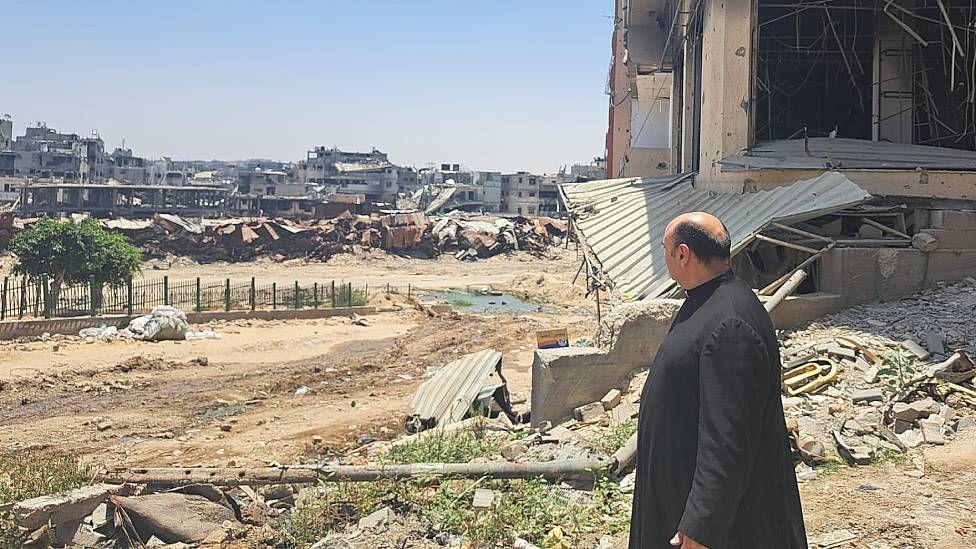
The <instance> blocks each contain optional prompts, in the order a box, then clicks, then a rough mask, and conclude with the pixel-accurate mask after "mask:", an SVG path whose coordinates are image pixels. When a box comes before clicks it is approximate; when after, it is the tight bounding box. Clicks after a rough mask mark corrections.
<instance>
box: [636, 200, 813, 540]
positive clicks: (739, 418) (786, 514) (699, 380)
mask: <svg viewBox="0 0 976 549" xmlns="http://www.w3.org/2000/svg"><path fill="white" fill-rule="evenodd" d="M663 245H664V249H665V261H666V263H667V265H668V271H669V272H670V273H671V277H672V278H673V279H674V280H675V282H677V283H678V284H679V285H680V286H681V287H682V288H684V289H685V291H686V293H687V298H686V299H685V302H684V304H683V305H682V306H681V309H680V310H679V311H678V314H677V316H676V318H675V320H674V322H673V324H672V325H671V329H670V330H669V332H668V335H667V337H666V338H665V339H664V342H663V343H662V344H661V347H660V349H658V352H657V356H655V357H654V362H653V364H652V365H651V370H650V374H649V376H648V378H647V383H646V384H645V385H644V390H643V392H642V393H641V400H640V403H641V406H640V419H639V427H638V439H637V448H638V450H637V478H636V487H635V490H634V508H633V516H632V518H631V526H630V549H658V548H670V547H671V546H680V547H682V548H685V549H696V548H700V547H706V548H709V549H738V548H749V549H799V548H804V549H805V548H806V547H807V541H806V532H805V530H804V526H803V511H802V509H801V507H800V496H799V492H798V490H797V487H796V476H795V473H794V470H793V463H792V461H791V457H790V447H789V442H788V439H787V433H786V422H785V420H784V418H783V403H782V400H781V399H780V368H781V365H780V358H779V345H778V344H777V341H776V335H775V332H774V330H773V325H772V322H771V321H770V319H769V315H768V314H767V313H766V310H765V309H764V308H763V306H762V304H761V303H760V302H759V299H758V298H757V297H756V294H755V293H753V291H752V289H751V288H750V287H749V286H748V285H747V284H745V283H744V282H742V281H741V280H739V279H738V278H736V277H735V275H733V274H732V273H731V271H730V270H729V268H730V265H729V259H730V241H729V235H728V231H727V230H726V228H725V226H724V225H723V224H722V222H721V221H719V220H718V218H716V217H714V216H712V215H709V214H706V213H701V212H695V213H690V214H684V215H681V216H679V217H677V218H675V219H674V220H673V221H672V222H671V224H670V225H668V228H667V229H666V230H665V234H664V242H663Z"/></svg>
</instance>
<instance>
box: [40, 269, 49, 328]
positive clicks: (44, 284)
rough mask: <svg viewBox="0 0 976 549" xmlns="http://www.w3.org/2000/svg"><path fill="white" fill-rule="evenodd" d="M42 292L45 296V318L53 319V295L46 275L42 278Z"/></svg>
mask: <svg viewBox="0 0 976 549" xmlns="http://www.w3.org/2000/svg"><path fill="white" fill-rule="evenodd" d="M41 292H42V293H43V294H44V318H51V293H50V288H48V285H47V276H46V275H42V276H41Z"/></svg>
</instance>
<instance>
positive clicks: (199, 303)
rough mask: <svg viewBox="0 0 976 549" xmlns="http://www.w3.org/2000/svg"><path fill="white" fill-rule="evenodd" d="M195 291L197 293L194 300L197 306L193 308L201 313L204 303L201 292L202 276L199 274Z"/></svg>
mask: <svg viewBox="0 0 976 549" xmlns="http://www.w3.org/2000/svg"><path fill="white" fill-rule="evenodd" d="M194 293H195V295H194V297H193V302H194V304H195V307H194V309H193V310H194V311H196V312H198V313H199V312H200V311H202V310H203V304H202V303H201V302H200V293H201V292H200V277H199V276H198V277H197V280H196V290H195V292H194Z"/></svg>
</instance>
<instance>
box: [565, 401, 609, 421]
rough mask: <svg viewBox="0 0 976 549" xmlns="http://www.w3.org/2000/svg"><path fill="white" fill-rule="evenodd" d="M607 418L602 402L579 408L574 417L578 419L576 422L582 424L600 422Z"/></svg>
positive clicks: (576, 409)
mask: <svg viewBox="0 0 976 549" xmlns="http://www.w3.org/2000/svg"><path fill="white" fill-rule="evenodd" d="M606 416H607V412H606V410H605V409H604V408H603V403H602V402H591V403H589V404H586V405H583V406H579V407H577V408H575V409H574V410H573V417H575V418H576V421H579V422H582V423H590V422H593V421H600V420H601V419H603V418H605V417H606Z"/></svg>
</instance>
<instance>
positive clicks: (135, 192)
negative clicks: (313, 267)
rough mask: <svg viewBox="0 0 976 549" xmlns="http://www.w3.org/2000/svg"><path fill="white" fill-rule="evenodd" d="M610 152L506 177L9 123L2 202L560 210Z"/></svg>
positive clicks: (44, 209) (374, 155) (80, 210)
mask: <svg viewBox="0 0 976 549" xmlns="http://www.w3.org/2000/svg"><path fill="white" fill-rule="evenodd" d="M604 175H605V171H603V162H602V159H596V160H595V161H594V162H593V163H591V164H577V165H574V166H572V167H571V168H570V170H569V171H567V170H565V169H560V171H559V173H558V174H555V175H536V174H530V173H528V172H517V173H513V174H503V173H502V172H488V171H478V170H474V169H471V168H468V167H466V166H464V167H462V165H461V164H457V163H450V164H430V165H428V166H426V167H422V168H419V169H417V168H414V167H409V166H401V165H397V164H395V163H393V162H391V161H390V159H389V157H388V155H387V153H385V152H382V151H380V150H377V149H373V150H371V151H369V152H350V151H343V150H340V149H339V148H337V147H324V146H317V147H314V148H312V149H311V150H309V151H307V153H306V155H305V158H304V159H302V160H299V161H297V162H278V161H271V160H246V161H236V162H225V161H179V160H173V159H170V158H161V159H158V160H150V159H146V158H142V157H139V156H136V155H134V154H133V152H132V149H131V148H124V145H123V147H120V148H117V149H115V150H114V151H113V152H111V153H109V152H106V149H105V143H104V141H103V140H102V138H101V137H100V136H99V135H98V134H97V133H96V132H92V134H91V135H90V136H89V137H82V136H79V135H78V134H75V133H61V132H59V131H56V130H55V129H53V128H49V127H47V126H46V124H44V123H43V122H39V123H37V124H34V125H30V126H28V127H27V128H26V129H25V131H24V134H23V135H20V136H16V137H14V126H13V121H12V120H11V119H10V118H9V116H8V117H5V118H4V119H3V120H2V121H0V185H2V194H0V201H3V202H5V203H7V204H12V205H13V207H14V210H15V212H16V213H17V214H18V215H22V216H24V217H30V216H36V215H48V216H54V217H60V216H64V215H70V214H92V215H96V216H99V217H136V218H144V217H151V216H152V215H154V214H157V213H169V214H176V215H181V216H185V217H200V216H206V217H237V216H254V217H282V218H292V219H327V218H329V216H335V215H338V214H339V213H341V212H342V211H349V212H351V213H365V212H367V211H369V210H371V209H387V210H402V211H407V210H413V211H423V212H426V213H431V214H434V213H443V212H448V211H451V210H461V211H466V212H472V213H486V214H496V215H505V214H514V215H529V216H534V215H545V216H557V215H559V212H560V211H561V210H560V208H559V203H558V193H557V191H556V184H557V183H559V182H568V181H581V180H590V179H598V178H601V177H604Z"/></svg>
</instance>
